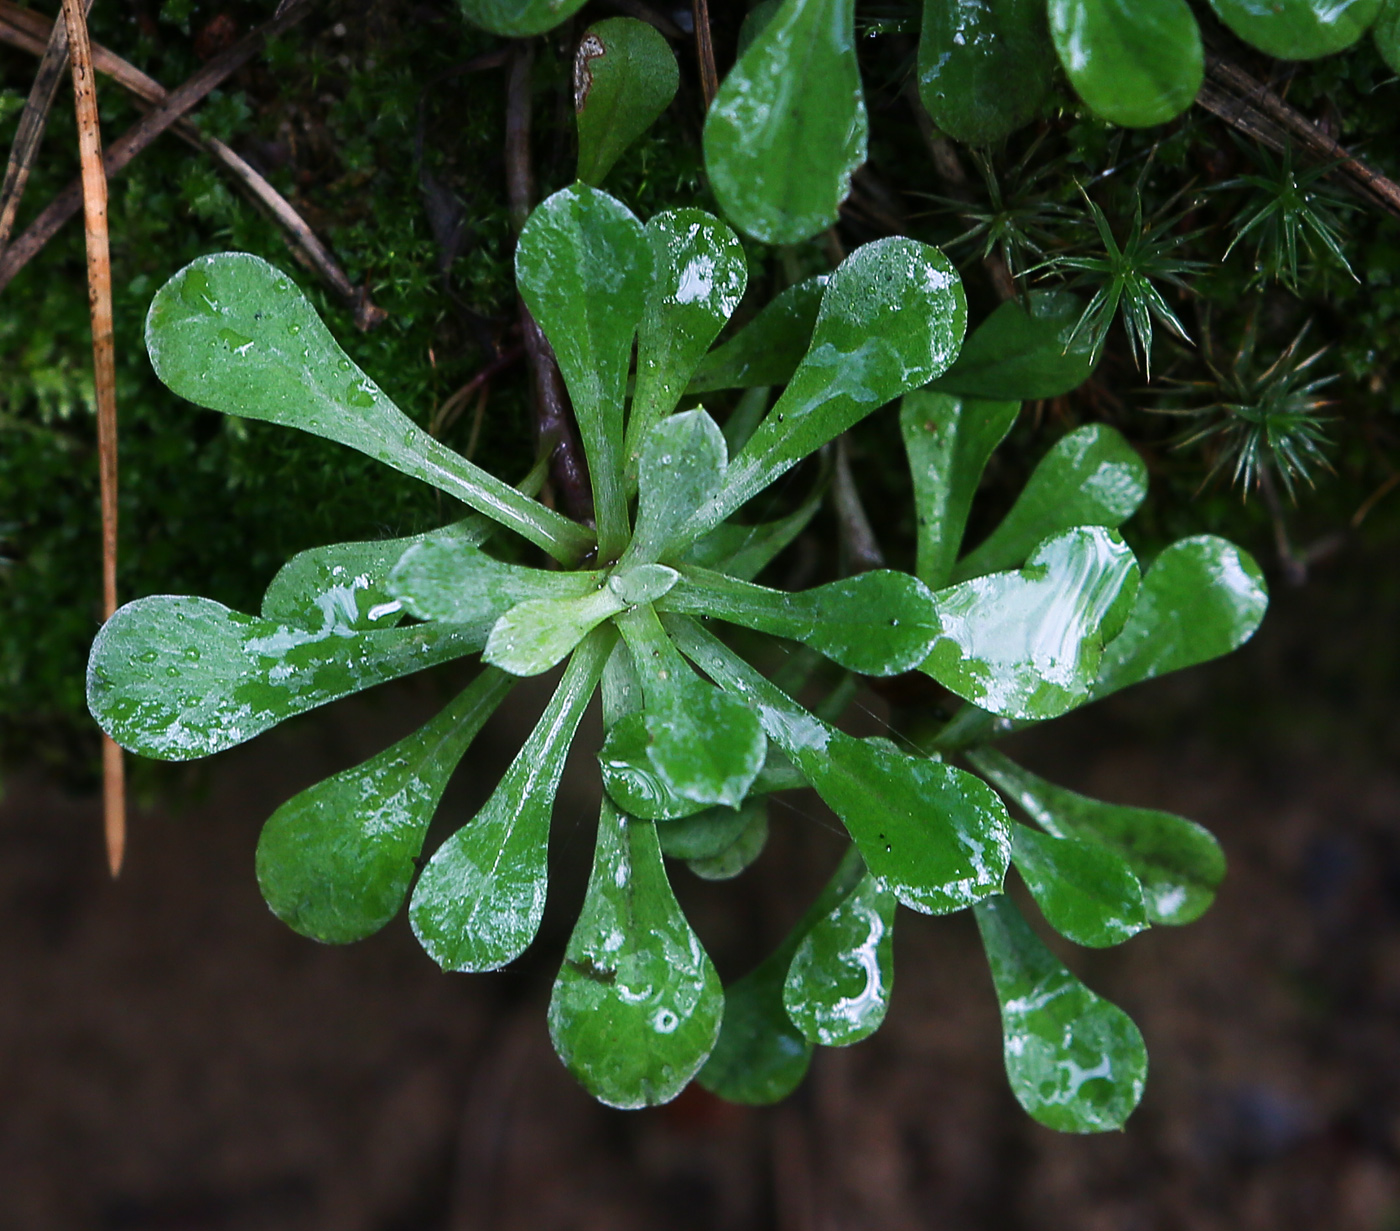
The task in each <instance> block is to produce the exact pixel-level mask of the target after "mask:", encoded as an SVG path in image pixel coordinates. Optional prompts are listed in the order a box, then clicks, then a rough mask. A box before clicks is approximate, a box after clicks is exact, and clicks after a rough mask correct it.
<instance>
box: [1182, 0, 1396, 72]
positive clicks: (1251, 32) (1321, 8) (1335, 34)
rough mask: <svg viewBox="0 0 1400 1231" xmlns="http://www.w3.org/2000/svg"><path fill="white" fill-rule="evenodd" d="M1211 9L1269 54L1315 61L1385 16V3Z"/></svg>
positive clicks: (1258, 0)
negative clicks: (1383, 14) (1380, 15)
mask: <svg viewBox="0 0 1400 1231" xmlns="http://www.w3.org/2000/svg"><path fill="white" fill-rule="evenodd" d="M1210 7H1211V8H1213V9H1214V10H1215V15H1216V16H1217V17H1219V18H1220V20H1221V21H1223V22H1224V23H1225V24H1226V25H1227V26H1229V27H1230V29H1231V30H1233V31H1234V32H1235V33H1236V34H1238V35H1239V36H1240V38H1242V39H1244V41H1245V42H1246V43H1249V44H1250V45H1251V46H1254V47H1257V48H1259V50H1260V51H1262V52H1263V53H1264V54H1265V55H1270V56H1274V57H1275V58H1277V59H1279V60H1315V59H1317V58H1318V57H1319V56H1330V55H1331V54H1332V53H1333V52H1337V51H1345V50H1346V49H1347V48H1348V47H1350V46H1351V45H1352V44H1353V43H1355V42H1357V41H1358V40H1359V39H1360V38H1361V36H1362V35H1363V34H1365V33H1366V31H1367V30H1369V29H1370V28H1371V25H1372V24H1373V23H1374V22H1375V20H1376V18H1377V16H1379V14H1380V12H1381V7H1382V0H1210Z"/></svg>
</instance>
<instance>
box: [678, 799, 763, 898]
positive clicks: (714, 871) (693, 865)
mask: <svg viewBox="0 0 1400 1231" xmlns="http://www.w3.org/2000/svg"><path fill="white" fill-rule="evenodd" d="M739 814H740V815H741V816H742V817H744V821H745V823H744V828H743V829H741V830H740V831H739V836H738V837H737V838H735V839H734V841H733V842H731V843H730V844H729V845H728V846H726V847H725V848H724V849H723V850H722V851H718V852H717V853H716V854H714V855H705V856H700V857H697V858H694V859H690V860H687V866H688V867H689V868H690V870H691V871H692V872H694V873H695V875H696V876H698V877H700V879H701V880H707V881H727V880H733V879H734V877H736V876H738V875H739V873H741V872H743V871H744V870H745V869H746V868H747V867H748V866H749V865H750V864H751V863H753V861H754V860H755V859H757V858H758V857H759V856H760V855H761V854H763V848H764V847H765V846H767V845H768V809H767V808H766V807H764V806H763V805H762V803H761V802H760V804H759V805H758V806H756V807H750V806H747V805H746V806H745V807H744V808H741V809H740V810H739ZM678 823H681V824H683V823H684V822H678Z"/></svg>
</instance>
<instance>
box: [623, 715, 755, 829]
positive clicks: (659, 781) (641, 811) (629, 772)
mask: <svg viewBox="0 0 1400 1231" xmlns="http://www.w3.org/2000/svg"><path fill="white" fill-rule="evenodd" d="M650 748H651V736H650V734H648V732H647V724H646V717H645V715H644V714H642V712H641V711H637V712H636V713H631V714H626V715H624V716H623V717H621V718H619V719H618V720H617V721H616V722H614V723H613V724H612V726H610V727H609V728H608V734H607V738H606V739H605V740H604V741H603V746H602V748H601V749H599V751H598V765H599V768H600V769H601V771H602V778H603V789H604V790H605V791H606V792H607V793H608V795H609V797H611V799H612V800H613V802H614V803H615V804H617V806H618V807H619V808H621V809H622V810H623V811H624V812H626V813H628V814H629V815H630V816H635V817H640V818H642V819H644V820H649V821H670V820H675V819H677V818H679V817H688V816H692V815H694V814H695V813H698V812H704V811H707V810H709V805H708V804H705V803H702V802H700V801H699V800H694V799H686V798H685V797H684V796H683V795H677V794H676V792H675V791H673V790H672V789H671V787H670V785H669V784H668V783H667V781H666V779H665V778H663V777H662V776H661V773H660V771H658V770H657V768H656V766H655V765H653V764H652V761H651V757H650V756H648V755H647V754H648V750H649V749H650ZM714 811H720V812H725V813H728V814H729V815H730V816H737V815H738V814H737V813H736V812H735V811H734V810H733V809H732V808H727V807H726V808H719V809H714ZM735 836H737V834H736V835H735ZM663 846H664V842H663ZM668 853H669V852H668Z"/></svg>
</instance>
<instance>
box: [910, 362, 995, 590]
mask: <svg viewBox="0 0 1400 1231" xmlns="http://www.w3.org/2000/svg"><path fill="white" fill-rule="evenodd" d="M1020 410H1021V404H1020V403H1019V402H984V401H979V400H978V399H976V398H961V397H952V396H950V395H949V394H946V393H934V392H932V391H930V390H927V389H916V390H915V391H914V392H913V393H906V394H905V395H904V400H903V402H901V403H900V408H899V427H900V431H901V432H902V433H903V435H904V449H905V452H906V453H908V455H909V472H910V474H911V475H912V476H913V479H914V510H915V514H916V518H915V520H916V528H917V531H918V557H917V562H916V565H915V570H914V571H915V572H916V573H917V574H918V576H919V580H920V581H922V582H923V583H924V584H925V585H926V586H928V587H929V588H930V589H932V590H937V589H939V588H940V587H942V586H945V585H947V583H948V575H949V574H950V573H951V572H952V570H953V564H954V562H955V561H956V560H957V558H958V549H959V548H960V547H961V545H962V538H963V530H964V528H965V527H966V526H967V514H968V511H969V510H970V509H971V507H972V497H973V496H974V495H976V493H977V485H978V483H979V482H980V480H981V478H982V471H983V470H985V469H986V466H987V459H988V458H990V457H991V455H992V451H993V450H994V449H995V448H996V447H997V445H999V444H1000V443H1001V442H1002V441H1003V440H1004V439H1005V438H1006V433H1007V432H1009V431H1010V430H1011V425H1012V424H1013V423H1015V422H1016V416H1017V414H1018V413H1020Z"/></svg>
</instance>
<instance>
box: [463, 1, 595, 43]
mask: <svg viewBox="0 0 1400 1231" xmlns="http://www.w3.org/2000/svg"><path fill="white" fill-rule="evenodd" d="M457 4H458V6H459V7H460V8H461V10H462V16H463V17H465V18H466V19H467V20H468V21H469V22H471V23H472V24H473V25H475V26H480V27H481V28H482V29H484V30H490V31H491V33H492V34H504V35H506V36H507V37H509V38H528V37H529V36H530V35H532V34H543V33H544V32H545V31H546V30H552V29H553V28H554V27H555V26H557V25H559V23H560V22H562V21H566V20H568V18H570V17H572V16H573V15H574V14H575V13H576V12H578V10H579V9H581V8H582V7H583V4H584V0H457Z"/></svg>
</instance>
